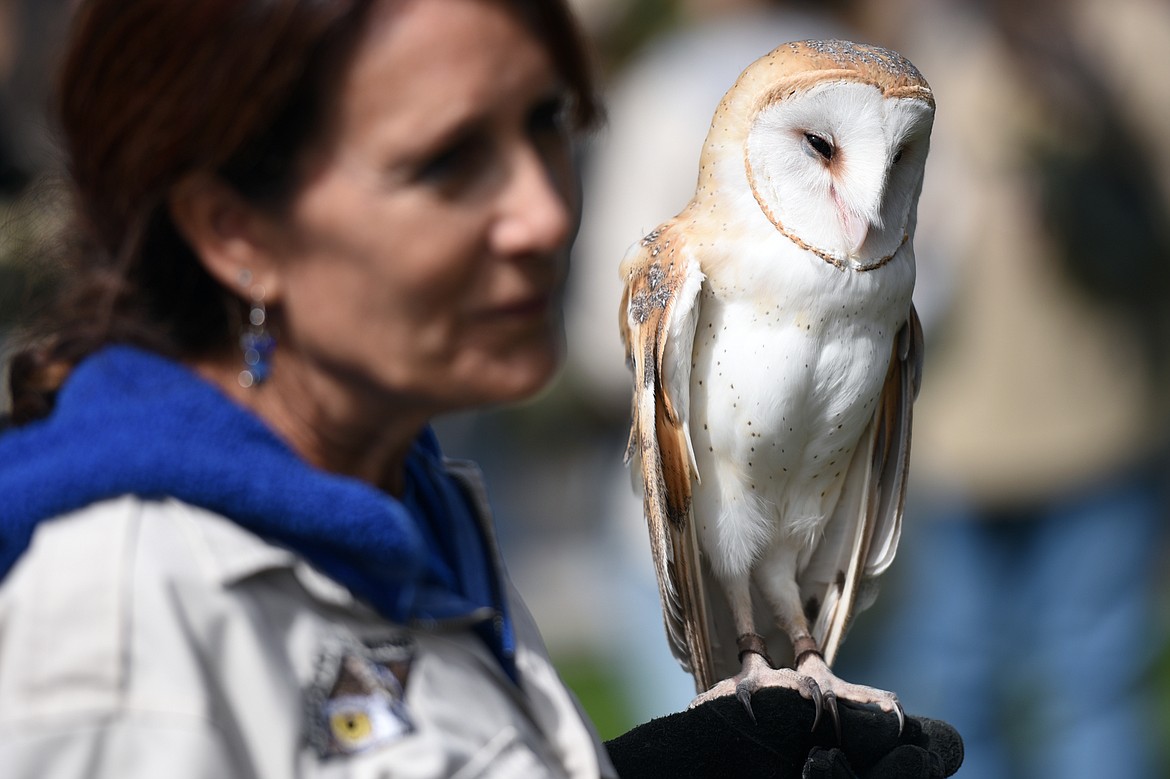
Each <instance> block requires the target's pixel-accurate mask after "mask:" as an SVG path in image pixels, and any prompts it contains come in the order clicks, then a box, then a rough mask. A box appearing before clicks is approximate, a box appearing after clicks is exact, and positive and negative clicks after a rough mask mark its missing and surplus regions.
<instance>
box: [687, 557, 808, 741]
mask: <svg viewBox="0 0 1170 779" xmlns="http://www.w3.org/2000/svg"><path fill="white" fill-rule="evenodd" d="M722 583H723V589H724V592H725V593H726V595H727V600H728V602H729V604H730V606H731V615H732V618H733V619H734V620H735V632H736V636H737V638H736V646H737V647H738V649H739V661H740V663H741V666H742V667H741V669H740V672H739V673H737V674H736V675H735V676H732V677H731V678H729V679H724V680H723V681H721V682H718V683H717V684H715V685H714V686H713V687H712V688H711V689H709V690H707V691H706V692H704V693H701V694H700V695H698V696H696V698H695V699H694V700H693V701H691V708H694V707H695V706H698V705H699V704H701V703H706V702H707V701H711V700H714V699H716V698H722V697H725V696H728V695H734V696H735V697H736V698H738V699H739V702H740V703H742V704H743V707H744V708H745V709H747V713H748V716H750V717H751V718H752V721H753V722H754V721H755V718H756V716H755V713H754V712H753V711H752V694H753V693H754V692H755V691H756V690H759V689H761V688H763V687H783V688H785V689H789V690H796V691H797V692H799V693H800V694H801V695H802V696H804V697H805V698H807V699H808V700H811V701H812V702H813V705H814V706H815V707H816V717H815V720H814V722H813V728H814V729H815V728H816V726H817V721H819V720H820V716H821V691H820V689H819V688H818V687H817V683H816V682H815V681H814V680H813V679H812V678H811V677H809V676H807V675H805V674H801V673H798V672H797V671H794V670H793V669H791V668H773V667H772V661H771V659H769V657H768V648H767V646H766V644H765V643H764V638H763V636H761V635H760V634H759V633H757V632H756V625H755V619H754V617H753V616H752V596H751V586H750V585H751V581H750V579H749V578H748V575H747V574H745V575H743V576H731V577H726V578H723V582H722Z"/></svg>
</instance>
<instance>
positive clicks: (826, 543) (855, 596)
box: [800, 306, 923, 664]
mask: <svg viewBox="0 0 1170 779" xmlns="http://www.w3.org/2000/svg"><path fill="white" fill-rule="evenodd" d="M922 353H923V339H922V325H921V323H920V322H919V321H918V314H917V312H916V311H915V310H914V308H913V306H911V308H910V316H909V317H908V319H907V321H906V323H905V324H904V325H903V326H902V329H901V330H900V331H899V333H898V337H897V338H896V339H895V341H894V351H893V354H892V355H891V359H890V368H889V371H888V373H887V374H886V381H885V384H884V386H883V387H882V394H881V398H880V400H879V402H878V407H877V411H876V413H875V414H874V417H873V420H872V421H871V422H870V425H869V426H868V427H867V428H866V430H865V432H863V433H862V437H861V441H860V443H859V444H858V447H857V451H856V453H855V454H854V456H853V460H852V462H851V463H850V466H849V472H848V473H847V475H846V482H845V487H844V490H843V491H842V495H841V499H840V501H839V502H838V504H837V509H836V511H835V512H834V514H833V517H832V519H831V520H830V522H829V524H828V526H827V527H826V529H825V537H824V539H823V540H822V541H821V543H820V544H819V545H818V546H817V548H816V550H815V551H814V552H813V553H812V556H811V558H810V561H809V564H808V566H807V567H806V568H805V569H804V572H803V573H802V575H801V579H800V588H801V595H802V600H803V601H804V602H805V603H807V604H810V608H809V610H810V612H811V613H809V614H808V617H809V618H810V620H811V621H812V623H813V636H814V637H815V638H816V639H817V642H818V643H819V644H820V647H821V652H822V654H823V655H824V657H825V662H827V663H829V664H832V662H833V659H834V658H835V657H836V654H837V650H838V649H839V648H840V646H841V642H842V641H843V640H844V638H845V632H846V630H847V629H848V627H849V623H850V621H851V620H852V618H853V615H854V614H855V613H857V612H858V611H860V610H862V609H863V608H865V607H866V606H868V605H869V601H872V599H873V597H874V596H875V595H876V590H875V589H874V588H875V587H876V579H877V577H878V576H880V575H881V574H882V573H883V572H885V570H886V569H887V568H888V567H889V566H890V563H892V562H893V560H894V555H895V554H896V552H897V551H898V540H899V538H900V537H901V535H902V510H903V507H904V505H905V492H906V474H907V471H908V467H909V461H910V423H911V418H912V407H913V404H914V399H915V398H916V397H917V395H918V388H919V385H920V384H921V377H922Z"/></svg>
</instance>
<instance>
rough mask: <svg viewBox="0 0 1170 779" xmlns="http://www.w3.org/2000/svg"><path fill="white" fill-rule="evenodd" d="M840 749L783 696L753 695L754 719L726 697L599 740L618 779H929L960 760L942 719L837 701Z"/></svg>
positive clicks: (823, 727)
mask: <svg viewBox="0 0 1170 779" xmlns="http://www.w3.org/2000/svg"><path fill="white" fill-rule="evenodd" d="M838 709H839V716H840V718H841V722H840V725H841V743H837V732H836V729H835V727H834V724H833V722H832V720H831V718H830V716H829V715H828V713H827V712H826V713H825V714H824V715H823V716H822V717H821V721H820V722H819V723H817V729H816V730H815V731H814V730H813V729H812V725H813V720H814V717H815V712H814V709H813V704H812V703H811V702H810V701H807V700H805V699H804V698H802V697H800V695H799V694H798V693H796V692H794V691H791V690H784V689H776V688H766V689H763V690H760V691H759V692H757V693H755V695H753V696H752V711H753V712H754V713H755V721H754V722H753V721H752V718H751V717H750V716H749V715H748V713H747V711H746V710H745V709H744V707H743V706H742V705H741V704H740V702H739V701H738V700H737V699H736V698H735V697H727V698H720V699H718V700H714V701H711V702H709V703H705V704H703V705H701V706H698V707H696V708H694V709H688V710H686V711H681V712H678V713H677V714H670V715H667V716H665V717H661V718H659V719H655V720H651V721H650V722H647V723H646V724H644V725H639V726H638V727H636V728H634V729H633V730H631V731H629V732H628V733H625V734H623V735H621V736H618V737H617V738H615V739H613V740H612V741H608V742H606V747H607V748H608V749H609V754H610V758H611V759H612V760H613V763H614V766H615V767H616V768H617V770H618V775H619V776H621V777H622V779H649V778H650V777H744V778H750V777H760V778H761V779H762V778H763V777H769V778H770V779H936V777H940V778H941V777H946V776H951V775H952V774H954V773H955V772H956V771H957V770H959V765H960V764H961V763H962V762H963V741H962V739H961V738H960V737H959V734H958V732H956V731H955V729H954V728H952V727H951V726H950V725H948V724H946V723H945V722H940V721H937V720H930V719H925V718H919V717H907V718H906V726H905V728H904V729H903V731H902V733H901V735H899V734H898V721H897V718H896V717H894V716H893V715H891V714H885V713H882V712H879V711H876V710H870V709H863V708H860V707H853V706H850V705H848V704H846V703H843V702H838Z"/></svg>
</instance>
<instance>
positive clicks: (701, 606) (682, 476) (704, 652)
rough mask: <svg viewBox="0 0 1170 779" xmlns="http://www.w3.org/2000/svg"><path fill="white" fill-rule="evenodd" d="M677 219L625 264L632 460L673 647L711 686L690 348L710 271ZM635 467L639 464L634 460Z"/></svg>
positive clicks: (623, 320) (699, 681) (700, 682)
mask: <svg viewBox="0 0 1170 779" xmlns="http://www.w3.org/2000/svg"><path fill="white" fill-rule="evenodd" d="M673 225H674V223H673V222H668V223H667V224H666V225H663V226H662V227H660V228H658V229H657V230H655V231H654V232H652V233H650V234H649V235H648V236H646V237H645V238H643V239H642V240H641V241H639V242H638V243H636V244H634V246H633V247H631V249H630V250H629V252H627V254H626V257H625V259H624V260H623V261H622V277H623V279H624V282H625V289H624V291H623V293H622V303H621V312H620V326H621V333H622V339H623V340H624V341H625V345H626V354H627V358H628V360H629V362H630V364H631V367H632V368H633V372H634V396H633V409H632V412H631V423H630V439H629V444H628V446H627V450H626V460H627V462H631V461H635V460H636V461H640V470H641V477H642V488H643V507H644V511H645V514H646V522H647V524H648V526H649V531H650V549H651V552H652V554H653V559H654V568H655V572H656V573H657V576H658V593H659V595H660V597H661V599H662V612H663V618H664V619H665V622H666V634H667V638H668V640H669V642H670V648H671V652H672V653H673V654H674V656H675V657H676V658H678V661H679V662H680V663H681V664H682V666H683V667H684V668H685V669H686V670H687V671H689V672H691V674H692V675H693V676H694V677H695V684H696V687H698V689H699V690H700V691H702V690H706V689H707V688H708V687H710V686H711V685H712V684H714V681H715V680H714V679H713V678H712V670H711V645H710V640H709V636H708V627H707V602H706V595H705V592H704V589H703V583H702V572H701V568H700V558H699V546H698V534H697V532H696V530H695V525H694V522H693V517H692V514H691V479H692V478H696V479H697V478H698V470H697V468H696V466H695V455H694V450H693V448H692V444H691V435H690V429H689V427H688V417H689V414H690V379H691V352H692V349H693V346H694V339H695V326H696V323H697V321H698V315H699V304H698V300H699V290H700V289H701V288H702V284H703V273H702V270H701V269H700V265H699V262H698V260H697V259H696V258H695V256H694V255H693V253H692V252H690V251H689V250H688V249H687V247H686V243H685V238H684V236H683V235H682V233H681V231H678V230H676V229H675V228H674V227H673ZM632 467H636V466H632Z"/></svg>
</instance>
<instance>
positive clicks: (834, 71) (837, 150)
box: [700, 41, 934, 268]
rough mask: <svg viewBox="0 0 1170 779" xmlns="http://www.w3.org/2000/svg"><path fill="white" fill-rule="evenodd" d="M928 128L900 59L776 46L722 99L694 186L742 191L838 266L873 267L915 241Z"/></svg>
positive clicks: (834, 44)
mask: <svg viewBox="0 0 1170 779" xmlns="http://www.w3.org/2000/svg"><path fill="white" fill-rule="evenodd" d="M933 120H934V96H933V94H932V92H931V90H930V87H929V86H928V85H927V83H926V81H925V80H924V79H923V78H922V75H921V74H920V73H919V72H918V70H917V69H916V68H915V67H914V66H913V65H912V64H910V62H909V61H908V60H906V59H905V58H904V57H902V56H901V55H900V54H897V53H895V52H892V51H889V50H887V49H881V48H878V47H874V46H865V45H861V44H855V43H849V42H845V41H801V42H798V43H789V44H784V45H782V46H780V47H779V48H777V49H776V50H774V51H773V52H772V53H770V54H768V55H766V56H764V57H763V58H761V59H759V60H757V61H756V62H755V63H754V64H752V65H751V66H749V67H748V69H747V70H745V71H744V73H743V74H742V75H741V76H740V78H739V80H738V81H737V82H736V84H735V86H733V87H732V88H731V90H729V91H728V93H727V95H726V96H725V97H724V98H723V102H722V103H721V104H720V106H719V110H718V112H717V113H716V115H715V119H714V121H713V122H712V125H711V132H710V134H709V135H708V138H707V144H706V146H705V148H704V159H703V170H702V171H701V174H700V188H702V187H703V186H704V185H706V186H718V187H719V188H721V189H723V188H724V187H726V186H728V185H732V186H735V185H736V184H739V185H743V184H746V186H747V188H748V189H750V191H751V195H752V196H754V198H755V201H756V203H757V204H758V205H759V207H760V209H761V210H762V211H763V213H764V214H765V215H766V216H767V217H768V219H769V220H770V221H771V222H772V224H773V225H775V226H776V228H777V229H778V230H780V231H781V232H782V233H784V234H785V235H787V236H788V237H789V238H790V239H792V240H793V241H794V242H796V243H797V244H798V245H800V246H801V247H803V248H805V249H808V250H809V251H812V252H814V253H816V254H818V255H820V256H821V257H822V258H823V259H825V260H828V261H830V262H832V263H834V264H836V265H839V266H842V267H846V266H850V267H858V268H869V267H877V266H878V265H881V264H883V263H884V262H885V261H886V260H888V259H889V258H890V257H891V256H892V255H893V254H894V253H895V252H896V251H897V250H898V248H899V247H900V246H901V245H902V244H903V243H904V242H905V241H906V240H907V239H908V238H909V237H911V234H912V232H913V229H914V212H915V209H916V206H917V202H918V194H919V192H920V191H921V188H922V173H923V168H924V165H925V162H926V153H927V149H928V146H929V142H930V129H931V125H932V123H933ZM729 176H730V177H731V180H730V181H729V180H728V177H729Z"/></svg>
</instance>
